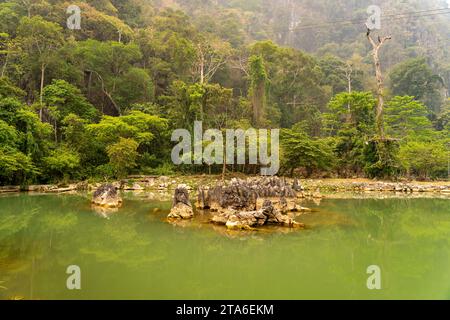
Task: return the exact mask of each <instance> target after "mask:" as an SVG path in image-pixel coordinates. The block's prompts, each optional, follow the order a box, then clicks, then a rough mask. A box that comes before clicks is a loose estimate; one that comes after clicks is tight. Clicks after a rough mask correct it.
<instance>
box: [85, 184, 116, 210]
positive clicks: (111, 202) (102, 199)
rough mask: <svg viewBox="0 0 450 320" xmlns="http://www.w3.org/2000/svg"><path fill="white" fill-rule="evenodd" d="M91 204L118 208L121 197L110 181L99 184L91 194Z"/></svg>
mask: <svg viewBox="0 0 450 320" xmlns="http://www.w3.org/2000/svg"><path fill="white" fill-rule="evenodd" d="M92 204H93V205H95V206H99V207H103V208H120V207H121V206H122V198H121V197H120V196H119V193H118V192H117V188H116V187H115V186H113V185H112V184H110V183H106V184H103V185H101V186H100V187H99V188H98V189H97V190H96V191H95V192H94V195H93V196H92Z"/></svg>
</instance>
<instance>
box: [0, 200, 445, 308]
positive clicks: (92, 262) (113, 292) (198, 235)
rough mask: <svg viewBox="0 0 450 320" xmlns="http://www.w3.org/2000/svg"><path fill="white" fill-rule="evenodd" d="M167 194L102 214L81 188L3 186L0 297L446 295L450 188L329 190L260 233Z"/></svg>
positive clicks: (349, 297)
mask: <svg viewBox="0 0 450 320" xmlns="http://www.w3.org/2000/svg"><path fill="white" fill-rule="evenodd" d="M308 205H310V206H314V205H313V204H312V203H310V204H308ZM169 206H170V203H168V202H155V201H150V200H138V199H136V198H135V197H129V198H127V199H126V201H125V206H124V208H122V209H121V210H120V211H119V212H117V213H115V214H113V215H112V216H110V218H109V219H105V218H102V217H101V216H100V215H98V214H96V213H95V212H94V211H93V210H92V209H91V208H90V204H89V199H88V198H87V197H85V196H83V195H24V194H22V195H14V196H1V197H0V282H1V281H3V283H0V298H2V299H10V298H13V297H16V298H19V297H23V298H25V299H80V298H81V299H303V298H307V299H314V298H325V299H330V298H340V299H353V298H357V299H374V298H381V299H400V298H412V299H417V298H425V299H431V298H433V299H450V200H445V199H411V200H406V199H390V200H373V199H366V200H331V199H325V200H323V201H322V203H321V204H320V207H319V209H320V211H319V212H316V213H313V214H310V215H306V216H302V217H300V218H298V220H299V221H302V222H304V223H306V224H307V226H308V229H307V230H299V231H294V232H289V230H288V229H280V230H275V231H276V232H257V233H226V232H225V230H224V229H223V228H222V227H216V226H212V225H209V224H206V223H202V221H203V219H198V220H197V221H195V222H194V223H193V224H191V225H189V224H188V225H186V226H184V227H183V226H173V225H170V224H168V223H166V222H165V221H164V217H165V216H166V214H167V210H168V208H169ZM155 208H159V209H162V210H161V211H158V210H155ZM69 265H78V266H80V268H81V286H82V289H81V290H79V291H77V290H75V291H70V290H68V289H67V288H66V279H67V277H68V275H67V274H66V268H67V267H68V266H69ZM370 265H378V266H380V268H381V272H382V273H381V279H382V289H381V290H378V291H377V290H375V291H371V290H368V289H367V286H366V281H367V278H368V276H369V275H368V274H367V273H366V269H367V267H368V266H370ZM3 287H5V288H3Z"/></svg>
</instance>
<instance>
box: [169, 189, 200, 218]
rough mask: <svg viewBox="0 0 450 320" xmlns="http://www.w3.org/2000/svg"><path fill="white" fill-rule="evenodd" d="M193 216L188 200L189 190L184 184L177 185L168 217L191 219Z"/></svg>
mask: <svg viewBox="0 0 450 320" xmlns="http://www.w3.org/2000/svg"><path fill="white" fill-rule="evenodd" d="M193 217H194V210H193V208H192V204H191V202H190V201H189V192H188V190H187V188H186V187H185V186H178V188H176V189H175V194H174V197H173V203H172V209H171V210H170V213H169V216H168V217H167V218H168V219H191V218H193Z"/></svg>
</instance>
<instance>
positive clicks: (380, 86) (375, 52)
mask: <svg viewBox="0 0 450 320" xmlns="http://www.w3.org/2000/svg"><path fill="white" fill-rule="evenodd" d="M370 33H371V30H370V29H369V28H368V29H367V39H368V40H369V42H370V44H371V45H372V57H373V63H374V66H375V77H376V79H377V94H378V104H377V114H376V124H377V129H378V135H379V138H380V139H381V140H384V121H383V108H384V81H383V73H382V71H381V62H380V57H379V52H380V49H381V47H382V46H383V45H384V44H385V43H386V41H387V40H391V39H392V37H391V36H387V37H380V36H378V39H377V41H378V42H375V40H373V38H372V37H371V35H370Z"/></svg>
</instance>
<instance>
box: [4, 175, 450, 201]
mask: <svg viewBox="0 0 450 320" xmlns="http://www.w3.org/2000/svg"><path fill="white" fill-rule="evenodd" d="M283 179H285V180H286V182H287V183H289V184H294V183H295V179H291V178H283ZM228 181H231V179H228ZM220 182H221V178H220V177H219V176H206V175H201V176H177V177H165V176H134V177H130V178H128V179H124V180H121V181H114V182H111V184H112V185H113V186H114V187H116V188H117V189H118V190H123V191H167V192H169V191H173V190H175V189H176V188H177V186H178V185H180V184H184V185H185V187H186V189H187V190H188V191H189V192H192V191H193V190H196V189H197V188H198V187H199V186H211V187H212V186H214V185H217V184H218V183H220ZM298 184H299V185H298V188H300V189H299V190H297V191H301V192H303V194H304V195H305V197H314V196H315V195H318V194H319V193H339V192H360V193H369V194H370V193H374V192H375V193H379V192H381V193H404V194H410V193H438V194H443V195H446V194H449V195H450V182H448V181H438V182H417V181H412V182H384V181H373V180H367V179H329V180H327V179H324V180H299V183H298ZM101 186H102V183H88V182H86V181H85V182H79V183H73V184H68V185H63V186H61V185H60V186H58V185H30V186H27V187H20V186H2V187H0V194H1V193H18V192H35V193H67V192H77V191H88V192H94V191H95V190H97V189H98V188H100V187H101Z"/></svg>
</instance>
